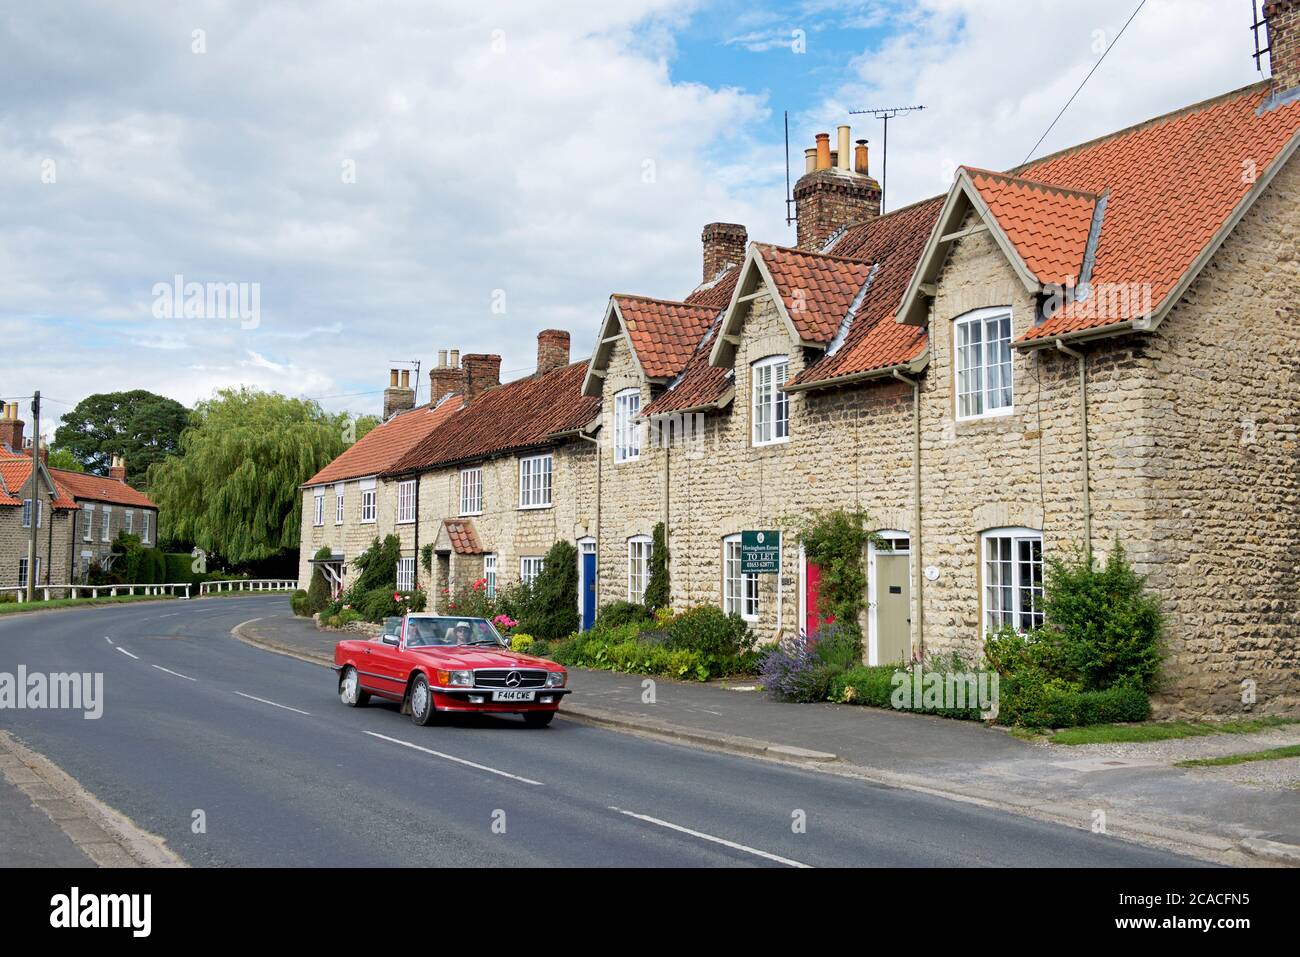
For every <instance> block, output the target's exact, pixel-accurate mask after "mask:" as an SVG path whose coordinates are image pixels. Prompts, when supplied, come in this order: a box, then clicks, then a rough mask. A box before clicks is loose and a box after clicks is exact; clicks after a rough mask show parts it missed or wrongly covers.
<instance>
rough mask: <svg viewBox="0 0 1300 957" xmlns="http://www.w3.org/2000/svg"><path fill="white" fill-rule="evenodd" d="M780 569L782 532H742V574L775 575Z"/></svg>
mask: <svg viewBox="0 0 1300 957" xmlns="http://www.w3.org/2000/svg"><path fill="white" fill-rule="evenodd" d="M780 570H781V533H780V532H741V533H740V572H741V574H742V575H775V574H776V573H777V572H779V571H780Z"/></svg>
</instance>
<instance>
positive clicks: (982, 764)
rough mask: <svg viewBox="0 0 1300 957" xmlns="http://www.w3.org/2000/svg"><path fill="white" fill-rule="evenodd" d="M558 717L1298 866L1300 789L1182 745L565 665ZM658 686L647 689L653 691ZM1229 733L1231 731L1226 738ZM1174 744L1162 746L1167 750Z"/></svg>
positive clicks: (1224, 858)
mask: <svg viewBox="0 0 1300 957" xmlns="http://www.w3.org/2000/svg"><path fill="white" fill-rule="evenodd" d="M239 637H241V638H243V639H244V640H247V641H251V642H254V643H257V644H260V645H262V646H263V647H265V648H267V649H268V650H279V651H282V652H286V653H290V654H293V655H296V656H299V657H301V658H302V659H303V660H306V661H316V662H320V663H326V664H328V663H330V662H331V661H332V654H333V648H334V645H335V643H336V642H337V641H338V640H339V638H340V637H343V636H340V635H339V634H338V633H335V632H328V631H321V630H319V629H317V628H316V627H315V625H314V624H313V623H312V622H310V621H308V620H304V619H299V618H294V617H293V616H292V615H289V614H287V613H283V612H282V613H279V614H276V615H273V616H268V617H264V618H261V619H259V620H256V621H253V622H250V623H248V624H246V625H244V626H243V627H241V628H240V629H239ZM570 687H571V688H572V689H573V693H572V694H571V695H569V696H568V697H567V698H566V699H565V703H564V706H563V710H562V712H561V713H562V714H564V715H567V716H568V717H570V718H573V719H578V720H581V721H583V722H585V723H589V724H593V725H599V726H603V727H607V728H610V729H614V730H620V731H624V732H630V733H634V734H638V735H642V736H648V737H653V738H656V739H659V740H665V741H676V742H680V743H685V744H689V745H692V746H695V747H700V748H705V749H712V750H718V751H725V752H729V753H734V754H738V755H750V756H757V757H763V758H768V759H771V760H775V761H781V762H786V763H794V764H802V765H804V766H807V767H809V768H814V769H817V770H820V771H822V772H825V773H830V774H837V775H844V776H852V777H858V778H863V779H866V780H870V781H873V782H876V783H879V784H886V785H891V786H895V787H902V788H908V789H912V790H916V791H920V792H923V793H928V794H933V795H936V796H942V797H946V798H950V799H953V800H959V801H965V802H970V803H974V804H978V805H981V806H985V807H990V808H996V809H999V810H1007V811H1012V812H1015V813H1019V814H1025V815H1028V816H1032V817H1036V818H1040V819H1044V820H1050V821H1055V822H1059V823H1065V824H1069V825H1071V826H1073V827H1081V828H1093V827H1097V826H1099V822H1103V823H1102V824H1101V825H1100V826H1104V827H1105V828H1106V830H1107V832H1108V833H1111V834H1115V835H1120V836H1124V837H1126V838H1129V839H1131V840H1137V841H1142V842H1144V843H1147V844H1151V845H1154V846H1157V847H1164V848H1168V849H1173V850H1177V851H1179V852H1181V853H1185V854H1193V855H1196V856H1198V857H1200V858H1202V859H1205V860H1210V861H1216V862H1220V863H1227V864H1237V865H1252V864H1254V865H1258V864H1261V863H1269V864H1274V863H1288V864H1300V793H1297V791H1296V790H1295V789H1294V788H1276V787H1258V786H1252V784H1253V783H1254V782H1253V781H1252V779H1251V778H1250V776H1249V775H1245V774H1241V773H1239V774H1238V775H1237V776H1236V777H1233V776H1229V775H1224V774H1222V773H1218V772H1216V771H1208V773H1207V771H1205V770H1202V769H1184V768H1177V767H1174V766H1173V761H1174V760H1177V759H1180V758H1181V757H1183V756H1184V753H1183V752H1184V751H1185V750H1186V747H1187V746H1181V747H1180V746H1173V747H1170V746H1169V743H1168V742H1162V743H1156V744H1153V746H1152V747H1151V748H1150V749H1149V753H1146V754H1144V753H1143V750H1142V749H1143V748H1144V747H1145V746H1143V745H1126V746H1123V748H1122V749H1120V750H1122V752H1123V753H1122V755H1117V754H1111V753H1107V751H1106V749H1105V748H1103V747H1100V746H1092V747H1083V748H1077V747H1064V746H1053V745H1048V744H1042V743H1029V742H1026V741H1022V740H1020V739H1018V738H1015V737H1013V736H1011V735H1010V734H1008V733H1007V732H1006V731H1004V730H1002V729H1001V728H997V727H988V726H985V725H983V724H980V723H977V722H964V721H952V720H949V719H945V718H938V717H932V716H927V715H910V714H899V713H895V712H890V711H885V710H882V709H876V708H866V707H860V706H853V705H839V704H829V703H823V704H800V705H796V704H786V703H781V702H776V701H773V700H771V699H770V698H768V697H767V696H766V695H764V694H762V693H761V692H760V691H757V690H755V689H754V686H753V684H746V683H744V682H734V681H733V682H709V683H700V682H678V681H669V680H665V679H662V678H658V679H648V678H644V677H641V676H637V675H625V674H617V673H613V672H606V671H595V670H589V669H582V668H573V669H570ZM651 692H652V693H651ZM1295 734H1296V731H1294V730H1290V729H1283V730H1275V731H1272V732H1262V733H1261V734H1259V735H1231V736H1230V735H1220V736H1215V737H1214V738H1199V739H1195V740H1196V741H1197V742H1207V741H1210V742H1213V743H1212V744H1210V745H1206V744H1204V743H1201V744H1197V745H1192V746H1191V747H1199V748H1205V747H1210V748H1213V749H1215V750H1217V751H1219V752H1223V751H1228V750H1235V751H1249V750H1256V749H1258V748H1262V747H1272V746H1275V743H1274V740H1273V739H1274V738H1277V739H1279V740H1280V739H1282V738H1284V737H1287V736H1293V735H1295ZM1228 742H1233V743H1232V744H1229V743H1228ZM1166 752H1167V753H1166Z"/></svg>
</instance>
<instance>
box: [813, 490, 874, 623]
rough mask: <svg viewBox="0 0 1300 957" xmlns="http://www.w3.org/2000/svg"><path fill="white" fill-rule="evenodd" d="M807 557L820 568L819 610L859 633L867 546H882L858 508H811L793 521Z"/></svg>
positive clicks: (865, 575)
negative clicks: (811, 509)
mask: <svg viewBox="0 0 1300 957" xmlns="http://www.w3.org/2000/svg"><path fill="white" fill-rule="evenodd" d="M792 524H793V525H794V527H795V530H796V533H797V537H798V540H799V543H800V544H801V545H803V549H804V555H805V556H806V557H807V559H808V561H809V562H811V563H812V564H814V565H816V566H817V567H818V568H819V569H820V570H821V585H820V592H819V597H818V611H819V613H820V614H821V616H822V617H824V618H827V619H832V618H833V619H834V621H835V622H837V623H838V624H840V625H841V626H842V627H845V628H851V629H853V630H854V631H856V632H858V634H859V635H860V634H861V626H860V625H859V624H858V618H859V616H860V615H861V614H862V610H863V609H864V608H865V607H866V604H867V599H866V594H867V569H866V551H867V546H868V545H870V544H873V543H874V544H875V545H877V546H878V547H885V542H884V540H883V539H881V538H880V537H879V536H878V535H876V534H875V533H874V532H871V531H869V529H870V527H871V524H870V518H869V516H868V515H867V513H866V512H864V511H861V510H860V509H855V510H851V511H850V510H847V509H842V508H837V509H814V510H813V511H811V512H808V513H807V514H805V515H803V516H800V517H799V518H797V519H794V520H793V521H792Z"/></svg>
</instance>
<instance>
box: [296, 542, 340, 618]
mask: <svg viewBox="0 0 1300 957" xmlns="http://www.w3.org/2000/svg"><path fill="white" fill-rule="evenodd" d="M333 554H334V553H333V551H332V550H331V549H329V548H321V549H319V550H318V551H317V552H316V555H315V558H316V560H317V561H324V560H325V559H327V558H329V557H331V556H332V555H333ZM329 603H330V585H329V582H328V581H326V580H325V573H324V572H323V571H321V568H320V566H319V565H313V566H312V570H311V581H310V582H309V583H308V586H307V600H306V601H305V602H303V604H302V611H301V612H299V613H298V614H301V615H303V617H305V618H310V617H311V616H312V615H314V614H316V613H317V612H318V611H324V610H325V607H326V606H327V605H329Z"/></svg>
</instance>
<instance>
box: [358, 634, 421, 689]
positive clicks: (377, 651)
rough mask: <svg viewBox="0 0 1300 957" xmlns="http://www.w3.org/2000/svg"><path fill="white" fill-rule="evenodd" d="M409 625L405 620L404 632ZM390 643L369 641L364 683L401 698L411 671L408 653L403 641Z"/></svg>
mask: <svg viewBox="0 0 1300 957" xmlns="http://www.w3.org/2000/svg"><path fill="white" fill-rule="evenodd" d="M407 627H408V625H407V622H406V621H405V620H403V622H402V629H403V634H404V633H405V629H406V628H407ZM398 637H399V644H397V645H390V644H388V643H387V642H385V641H383V640H380V641H371V642H367V648H366V662H367V668H366V671H367V672H368V675H367V677H366V680H365V681H364V682H363V684H366V685H368V686H369V687H370V688H372V689H373V690H375V691H380V692H383V693H384V694H387V695H390V696H392V697H395V698H400V697H401V696H402V694H403V693H404V692H405V691H406V676H407V675H408V674H409V673H410V670H411V669H410V665H409V664H408V663H407V662H408V655H407V652H406V651H405V649H404V647H403V644H404V643H401V637H402V636H401V635H399V636H398Z"/></svg>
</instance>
